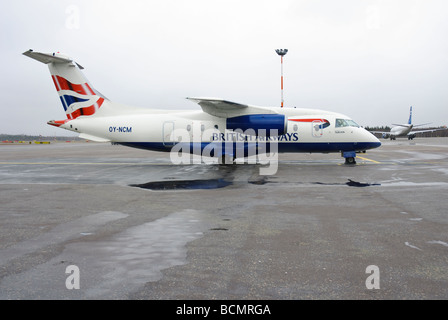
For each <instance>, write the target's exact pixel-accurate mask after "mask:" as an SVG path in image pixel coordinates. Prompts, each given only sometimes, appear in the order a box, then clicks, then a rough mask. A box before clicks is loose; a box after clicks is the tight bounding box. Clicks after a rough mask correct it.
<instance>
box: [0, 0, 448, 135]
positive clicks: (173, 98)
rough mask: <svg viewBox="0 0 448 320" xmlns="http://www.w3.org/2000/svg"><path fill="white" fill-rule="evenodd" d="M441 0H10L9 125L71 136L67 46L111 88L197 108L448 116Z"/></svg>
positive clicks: (5, 14) (6, 17)
mask: <svg viewBox="0 0 448 320" xmlns="http://www.w3.org/2000/svg"><path fill="white" fill-rule="evenodd" d="M447 13H448V1H446V0H424V1H421V0H387V1H386V0H384V1H382V0H338V1H335V0H306V1H305V0H302V1H298V0H291V1H288V0H264V1H263V0H253V1H252V0H236V1H234V0H223V1H216V0H184V1H181V0H160V1H154V0H150V1H133V0H127V1H111V0H107V1H99V0H89V1H75V0H71V1H60V0H58V1H55V0H47V1H42V0H40V1H36V0H32V1H31V0H30V1H26V0H16V1H6V2H4V3H3V4H2V9H1V10H0V24H1V28H0V40H1V44H2V46H1V48H2V50H1V51H0V55H1V61H2V72H1V74H0V79H1V80H0V81H1V83H0V84H1V86H0V97H1V99H0V101H1V104H0V110H1V116H0V119H1V121H0V125H1V128H0V133H11V134H22V133H23V134H42V135H67V134H68V135H69V134H70V132H68V131H65V130H61V129H58V128H55V127H51V126H49V125H47V124H46V122H47V121H48V120H52V119H55V120H61V119H65V113H64V111H63V108H62V105H61V104H60V101H59V98H58V95H57V93H56V91H55V89H54V86H53V83H52V80H51V77H50V74H49V71H48V68H47V66H45V65H44V64H41V63H39V62H37V61H34V60H32V59H29V58H28V57H25V56H23V55H22V53H23V52H24V51H26V50H28V49H33V50H35V51H41V52H50V53H51V52H57V51H60V52H61V53H65V54H67V55H69V56H71V57H72V58H73V59H75V60H76V61H77V62H78V63H79V64H81V65H82V66H84V67H85V70H84V74H85V76H86V77H87V78H88V79H89V81H90V82H91V83H92V84H93V86H94V87H95V88H96V89H97V90H99V91H100V92H102V93H103V94H104V95H106V96H107V97H108V98H109V99H111V100H113V101H116V102H120V103H125V104H129V105H135V106H140V107H147V108H158V109H199V106H197V105H196V104H194V103H192V102H191V101H188V100H186V99H185V97H194V96H198V97H219V98H224V99H227V100H231V101H235V102H241V103H247V104H253V105H258V106H280V58H279V56H278V55H277V54H276V53H275V51H274V50H275V49H277V48H287V49H289V52H288V54H287V55H286V56H285V60H284V76H285V82H284V98H285V106H286V107H292V106H296V107H304V108H319V109H324V110H329V111H335V112H340V113H343V114H346V115H348V116H350V117H351V118H353V119H354V120H355V121H357V122H358V123H359V124H360V125H362V126H376V125H390V124H391V123H397V122H400V123H402V122H406V121H407V119H408V116H409V107H410V106H411V105H412V106H413V109H414V117H413V120H414V123H416V124H418V123H426V122H432V124H433V125H437V126H439V125H447V124H448V41H447V39H448V19H447Z"/></svg>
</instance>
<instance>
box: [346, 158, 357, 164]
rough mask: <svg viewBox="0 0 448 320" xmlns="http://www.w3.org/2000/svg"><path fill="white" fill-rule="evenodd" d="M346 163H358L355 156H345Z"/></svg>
mask: <svg viewBox="0 0 448 320" xmlns="http://www.w3.org/2000/svg"><path fill="white" fill-rule="evenodd" d="M345 164H356V160H355V158H354V157H348V158H345Z"/></svg>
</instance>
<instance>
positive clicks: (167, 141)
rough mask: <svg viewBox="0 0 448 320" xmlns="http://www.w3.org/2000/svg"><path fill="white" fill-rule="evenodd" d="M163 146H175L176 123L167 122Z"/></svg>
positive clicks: (165, 123) (164, 129)
mask: <svg viewBox="0 0 448 320" xmlns="http://www.w3.org/2000/svg"><path fill="white" fill-rule="evenodd" d="M162 136H163V145H164V146H165V147H167V148H168V147H172V146H174V122H172V121H165V122H164V123H163V127H162Z"/></svg>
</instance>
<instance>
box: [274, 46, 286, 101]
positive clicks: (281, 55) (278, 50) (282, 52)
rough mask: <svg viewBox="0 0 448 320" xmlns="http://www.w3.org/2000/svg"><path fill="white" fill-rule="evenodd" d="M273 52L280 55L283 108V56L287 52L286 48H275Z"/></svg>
mask: <svg viewBox="0 0 448 320" xmlns="http://www.w3.org/2000/svg"><path fill="white" fill-rule="evenodd" d="M275 52H277V54H278V55H279V56H280V58H281V72H282V78H281V88H282V108H283V56H284V55H285V54H286V53H288V49H276V50H275Z"/></svg>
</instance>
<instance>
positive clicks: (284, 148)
mask: <svg viewBox="0 0 448 320" xmlns="http://www.w3.org/2000/svg"><path fill="white" fill-rule="evenodd" d="M118 143H119V144H121V145H124V146H128V147H133V148H138V149H145V150H152V151H165V152H169V151H171V148H172V146H169V147H167V146H165V145H164V144H163V142H118ZM227 143H228V144H233V150H234V152H235V150H236V148H237V146H236V145H240V146H241V145H242V144H243V142H240V143H232V142H227ZM219 144H221V146H219ZM263 145H264V146H266V148H265V150H266V149H267V150H268V151H269V149H270V148H269V145H270V144H269V143H261V144H260V146H261V147H263ZM277 145H278V152H280V153H283V152H291V153H294V152H298V153H299V152H307V153H308V152H310V153H313V152H315V153H330V152H341V151H342V152H344V151H364V150H368V149H374V148H378V147H379V146H381V142H321V143H315V142H310V143H306V142H282V143H278V144H277ZM207 146H208V148H211V147H213V146H215V147H216V148H222V149H223V150H224V149H225V147H226V143H225V142H222V143H221V142H214V143H209V142H202V143H199V142H198V143H186V144H185V146H182V147H183V148H184V149H183V151H188V150H190V152H191V153H193V152H203V151H204V148H206V147H207ZM254 147H257V145H256V143H255V142H253V143H244V148H245V149H246V150H248V149H252V148H254ZM230 148H232V147H230ZM240 148H241V147H240Z"/></svg>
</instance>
